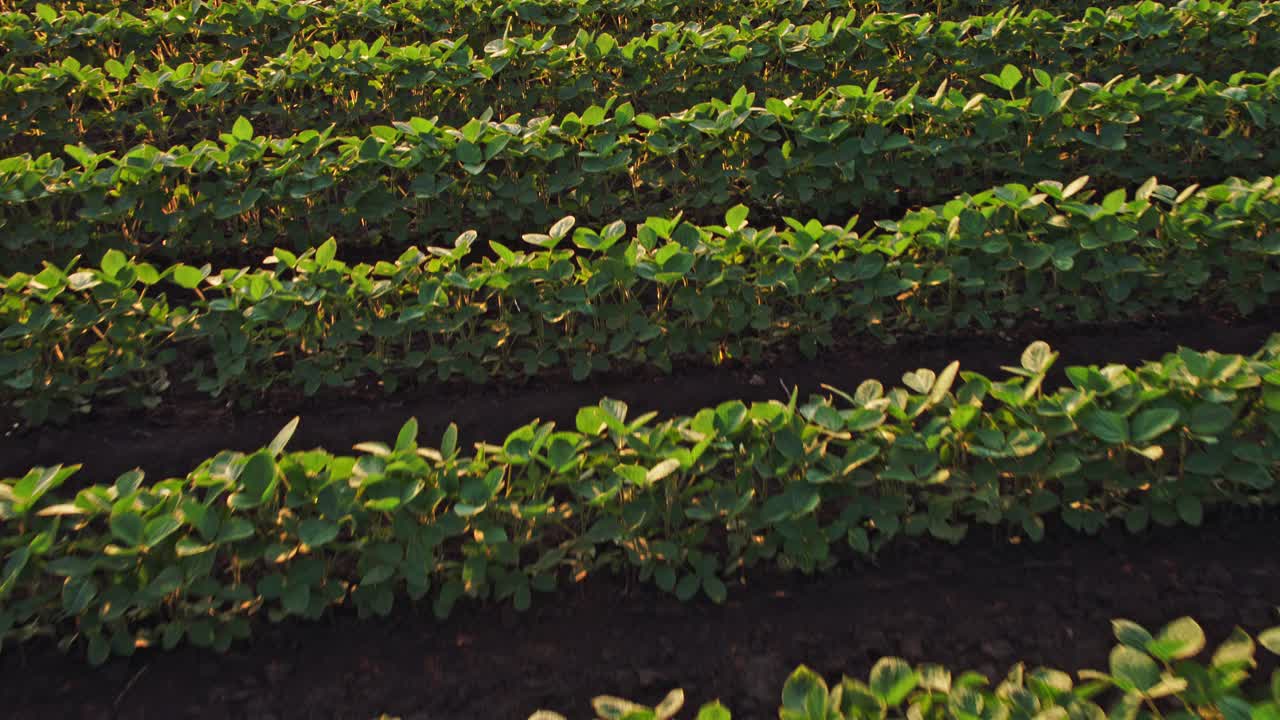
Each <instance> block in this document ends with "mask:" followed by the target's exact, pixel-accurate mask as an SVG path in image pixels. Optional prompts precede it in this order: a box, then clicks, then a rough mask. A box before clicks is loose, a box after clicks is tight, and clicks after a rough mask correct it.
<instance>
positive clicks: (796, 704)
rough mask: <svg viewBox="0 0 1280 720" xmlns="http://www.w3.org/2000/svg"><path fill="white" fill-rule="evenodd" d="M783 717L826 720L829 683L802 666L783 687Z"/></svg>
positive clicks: (799, 719) (787, 719)
mask: <svg viewBox="0 0 1280 720" xmlns="http://www.w3.org/2000/svg"><path fill="white" fill-rule="evenodd" d="M782 711H783V712H785V713H787V714H786V715H783V716H782V717H783V718H785V719H786V720H791V719H792V718H794V719H795V720H826V717H827V683H826V682H825V681H823V679H822V677H821V676H819V675H818V674H817V673H815V672H814V671H812V670H810V669H809V668H807V667H805V666H804V665H801V666H800V667H798V668H796V669H795V671H794V672H792V673H791V676H790V677H788V678H787V681H786V683H784V684H783V686H782Z"/></svg>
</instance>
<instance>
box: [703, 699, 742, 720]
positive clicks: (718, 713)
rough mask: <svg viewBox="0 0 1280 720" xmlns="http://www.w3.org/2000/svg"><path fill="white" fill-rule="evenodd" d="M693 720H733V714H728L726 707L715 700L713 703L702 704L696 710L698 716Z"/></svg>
mask: <svg viewBox="0 0 1280 720" xmlns="http://www.w3.org/2000/svg"><path fill="white" fill-rule="evenodd" d="M694 720H733V716H732V715H730V714H729V710H728V708H726V707H725V706H724V705H721V704H720V701H719V700H717V701H715V702H713V703H709V704H707V705H703V706H702V709H701V710H699V711H698V716H697V717H696V718H694Z"/></svg>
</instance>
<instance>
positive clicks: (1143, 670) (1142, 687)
mask: <svg viewBox="0 0 1280 720" xmlns="http://www.w3.org/2000/svg"><path fill="white" fill-rule="evenodd" d="M1110 662H1111V676H1112V678H1114V679H1115V681H1116V684H1118V685H1119V686H1120V687H1121V688H1123V689H1125V690H1137V691H1139V692H1145V691H1146V690H1148V689H1150V688H1152V687H1154V686H1155V685H1156V683H1158V682H1160V666H1159V665H1157V664H1156V661H1155V660H1152V659H1151V657H1150V656H1149V655H1147V654H1146V653H1145V652H1142V651H1141V650H1135V649H1133V648H1131V647H1129V646H1128V645H1117V646H1116V647H1115V649H1113V650H1112V651H1111V661H1110Z"/></svg>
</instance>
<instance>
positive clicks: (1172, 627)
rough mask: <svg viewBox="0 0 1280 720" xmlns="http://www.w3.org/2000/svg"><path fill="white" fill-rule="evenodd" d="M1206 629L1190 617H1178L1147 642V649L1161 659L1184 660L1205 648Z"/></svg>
mask: <svg viewBox="0 0 1280 720" xmlns="http://www.w3.org/2000/svg"><path fill="white" fill-rule="evenodd" d="M1204 643H1205V637H1204V630H1202V629H1200V625H1199V624H1197V623H1196V621H1195V620H1192V619H1191V618H1189V617H1183V618H1178V619H1177V620H1174V621H1173V622H1171V623H1169V624H1168V625H1166V626H1165V627H1164V629H1163V630H1161V631H1160V634H1159V635H1157V636H1156V637H1155V639H1154V640H1152V641H1151V642H1149V643H1147V650H1148V651H1149V652H1150V653H1151V654H1152V655H1155V656H1156V657H1157V658H1159V659H1160V660H1164V661H1166V662H1168V661H1169V660H1182V659H1185V658H1189V657H1192V656H1194V655H1195V654H1197V653H1199V652H1200V651H1201V650H1203V649H1204Z"/></svg>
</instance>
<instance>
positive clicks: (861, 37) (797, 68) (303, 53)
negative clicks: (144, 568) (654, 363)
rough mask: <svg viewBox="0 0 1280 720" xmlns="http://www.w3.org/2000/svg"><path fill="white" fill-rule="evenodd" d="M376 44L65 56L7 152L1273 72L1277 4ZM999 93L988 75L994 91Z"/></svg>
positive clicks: (26, 109)
mask: <svg viewBox="0 0 1280 720" xmlns="http://www.w3.org/2000/svg"><path fill="white" fill-rule="evenodd" d="M385 40H386V39H385V38H379V39H378V40H377V41H375V42H374V43H373V44H372V45H369V44H366V43H364V42H360V41H357V42H352V43H338V44H335V45H333V46H330V45H326V44H323V43H315V44H314V45H313V46H310V47H299V48H296V49H292V50H291V51H290V52H287V53H283V54H280V55H276V56H274V57H267V58H252V59H251V58H250V57H249V56H240V57H237V58H234V59H232V60H230V61H226V62H224V61H222V60H217V61H214V62H210V63H200V64H193V63H190V62H184V63H183V64H181V65H178V66H176V67H175V66H170V65H167V64H164V63H159V64H153V65H150V66H148V65H147V63H146V59H145V57H144V58H143V59H142V60H141V61H139V60H138V58H137V56H136V54H130V55H128V56H126V57H124V58H121V59H110V60H107V61H106V62H105V64H103V65H101V66H93V65H81V64H80V63H79V62H77V61H75V60H73V59H66V60H64V61H63V62H61V63H58V64H52V65H39V66H36V67H24V68H21V69H18V70H13V71H9V72H6V73H4V74H3V75H0V104H3V105H4V106H5V107H6V108H9V109H10V111H9V112H6V114H5V117H4V118H3V121H2V122H0V147H2V148H8V149H11V150H12V149H13V148H20V149H21V150H22V151H23V152H29V153H31V154H33V155H38V154H40V153H41V152H57V151H60V150H61V149H62V147H63V145H66V144H74V145H78V144H84V145H88V146H89V147H103V146H104V145H112V146H118V145H121V144H132V143H136V142H148V143H152V144H160V145H169V144H175V143H177V142H187V141H189V140H191V139H192V138H203V137H213V136H216V134H217V133H218V132H219V131H220V130H223V129H224V127H223V123H224V121H225V118H227V117H235V116H237V115H242V116H244V117H246V118H247V119H249V120H250V121H252V122H253V123H254V125H255V126H256V127H257V130H258V132H260V133H264V134H277V133H284V132H288V131H291V130H292V129H294V128H298V127H310V126H318V125H321V124H327V123H333V124H334V125H336V126H337V128H338V130H340V131H345V130H349V129H353V128H361V127H364V126H367V125H368V124H371V123H377V122H380V121H382V120H384V119H385V118H388V117H391V118H403V117H411V116H414V115H419V114H423V113H424V112H426V111H427V110H428V109H429V110H430V112H431V113H432V114H435V115H438V116H439V120H438V121H439V122H441V123H454V122H457V123H465V122H466V121H467V120H468V119H469V118H471V117H473V116H476V115H479V114H481V113H483V112H484V111H485V110H486V109H488V108H492V109H493V110H494V112H495V114H496V115H497V116H499V117H503V116H506V115H507V114H510V113H515V112H522V113H524V114H526V115H528V114H533V115H542V114H550V115H563V114H566V113H568V112H579V113H580V112H583V111H585V110H586V109H587V107H589V106H590V104H591V103H592V101H593V100H595V99H598V98H601V97H625V98H626V99H627V101H628V102H630V103H632V105H633V106H634V107H635V108H636V109H637V110H639V111H644V112H649V113H654V114H661V113H667V112H671V111H676V110H680V109H682V108H685V107H688V106H689V105H691V104H694V103H697V102H704V101H707V100H709V99H711V98H716V97H720V96H721V95H722V93H724V92H726V90H727V91H728V92H732V91H733V89H735V88H738V87H746V88H747V89H748V90H749V91H752V92H759V93H768V94H769V95H771V96H775V97H788V96H791V95H794V94H798V93H808V94H813V93H817V92H820V91H822V90H825V89H827V88H829V87H833V86H836V85H841V84H849V83H854V82H861V83H866V82H868V81H869V80H870V79H872V78H875V79H877V80H878V81H879V83H880V84H882V85H884V86H887V87H900V88H901V87H909V86H910V85H911V84H912V83H915V82H919V83H921V84H922V85H923V86H924V87H937V86H938V85H939V84H940V83H941V82H943V81H944V80H948V79H950V81H951V84H952V85H953V86H957V87H963V86H961V85H959V84H958V79H957V74H963V75H964V76H965V77H966V78H969V79H971V80H973V81H975V82H979V83H980V84H985V83H982V82H981V81H980V80H979V79H978V78H979V76H980V75H982V74H984V73H987V72H992V73H999V72H1000V70H1001V68H1002V66H1003V65H1004V64H1005V63H1009V62H1012V63H1014V64H1016V65H1018V66H1020V67H1022V68H1024V69H1025V68H1035V69H1040V70H1044V71H1048V72H1062V71H1068V70H1069V71H1071V72H1073V73H1075V74H1076V75H1078V76H1079V77H1082V78H1087V79H1109V78H1112V77H1115V76H1116V75H1120V74H1125V75H1132V74H1142V75H1152V74H1166V73H1173V72H1189V73H1196V74H1198V75H1200V76H1201V77H1203V78H1205V79H1225V78H1227V77H1228V76H1229V75H1230V74H1231V73H1234V72H1237V71H1247V70H1262V71H1269V70H1271V69H1272V68H1273V67H1274V64H1275V62H1276V60H1277V58H1280V15H1277V14H1276V13H1274V12H1273V9H1272V8H1271V7H1270V6H1260V5H1257V4H1256V3H1244V4H1240V3H1235V2H1232V0H1225V1H1224V2H1212V3H1202V4H1200V5H1189V6H1175V7H1171V8H1167V7H1165V6H1163V5H1156V4H1152V3H1145V2H1144V3H1139V4H1134V5H1125V6H1120V7H1117V8H1114V9H1112V10H1111V12H1109V13H1107V14H1102V13H1097V14H1091V15H1089V16H1087V17H1086V18H1084V19H1081V20H1074V21H1070V22H1066V21H1064V20H1062V19H1061V18H1060V17H1058V16H1055V15H1053V14H1051V13H1049V12H1047V11H1043V10H1040V11H1035V12H1032V13H1029V14H1020V13H1017V12H1014V11H1010V10H1008V9H1005V10H1001V11H999V12H996V13H992V14H989V15H982V16H974V17H971V18H967V19H965V20H962V21H959V22H953V21H944V22H941V23H939V22H936V21H935V20H934V19H933V18H930V17H923V18H922V17H919V16H917V15H902V14H874V15H860V14H859V13H857V12H856V11H855V12H850V13H849V14H848V15H846V16H843V17H837V18H835V19H834V20H823V21H820V22H816V23H813V24H807V25H792V24H790V23H783V24H774V23H763V24H760V25H757V26H751V25H729V24H723V25H713V26H711V27H704V26H702V25H700V24H688V23H675V24H666V25H663V26H660V27H657V28H655V29H654V30H652V31H651V32H648V33H646V34H643V35H639V36H635V37H633V38H631V39H630V40H629V41H621V42H620V41H618V40H616V39H615V38H614V37H613V35H611V34H609V33H607V32H603V31H598V32H588V31H586V30H580V31H579V32H578V34H577V35H576V36H575V37H574V38H573V39H572V40H571V41H569V42H567V43H563V44H561V43H557V42H556V41H555V40H554V39H553V38H552V36H551V34H543V33H536V34H528V35H522V36H515V37H511V36H508V37H504V38H500V39H497V40H494V41H493V42H491V43H489V44H488V45H487V46H486V47H485V48H484V49H483V50H482V51H480V52H476V51H475V50H473V49H472V48H471V47H470V46H468V45H466V44H465V43H459V42H457V41H455V40H452V39H443V40H436V41H434V42H431V43H414V44H409V45H402V46H397V45H393V44H389V43H387V42H385ZM988 87H989V86H988Z"/></svg>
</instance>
